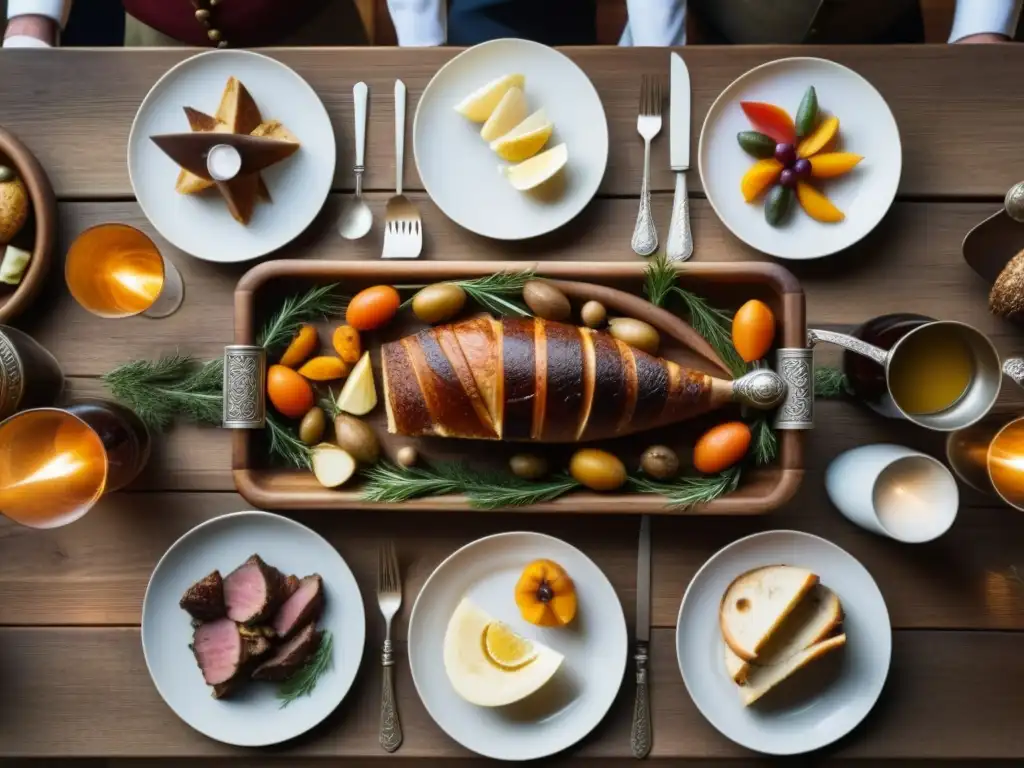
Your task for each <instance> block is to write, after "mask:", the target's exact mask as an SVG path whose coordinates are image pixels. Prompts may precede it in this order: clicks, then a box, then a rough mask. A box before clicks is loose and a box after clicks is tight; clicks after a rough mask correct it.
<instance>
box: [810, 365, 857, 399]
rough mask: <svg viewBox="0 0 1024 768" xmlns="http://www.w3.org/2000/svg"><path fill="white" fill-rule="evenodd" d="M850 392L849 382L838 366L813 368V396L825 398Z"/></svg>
mask: <svg viewBox="0 0 1024 768" xmlns="http://www.w3.org/2000/svg"><path fill="white" fill-rule="evenodd" d="M848 394H850V382H849V380H848V379H847V378H846V374H845V373H843V372H842V371H841V370H839V369H838V368H829V367H828V366H822V367H820V368H815V369H814V396H815V397H821V398H825V399H831V398H836V397H842V396H843V395H848Z"/></svg>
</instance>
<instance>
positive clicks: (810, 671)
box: [676, 531, 892, 755]
mask: <svg viewBox="0 0 1024 768" xmlns="http://www.w3.org/2000/svg"><path fill="white" fill-rule="evenodd" d="M778 563H783V564H786V565H795V566H800V567H803V568H808V569H810V570H811V571H813V572H814V573H816V574H818V576H819V577H820V578H821V583H822V584H824V585H825V586H827V587H828V588H829V589H831V590H833V591H834V592H835V593H836V595H838V596H839V599H840V601H841V602H842V605H843V611H844V612H845V619H844V622H843V627H844V631H845V632H846V647H845V648H842V649H840V650H837V651H833V654H836V655H837V658H834V659H829V658H828V657H825V658H823V659H820V660H818V661H815V662H813V663H812V664H811V665H809V666H808V667H807V669H804V670H801V671H800V672H798V673H796V674H795V675H794V677H793V679H792V680H787V681H786V683H787V687H790V690H789V691H786V690H783V689H782V688H780V689H779V690H776V691H772V692H771V693H770V694H768V695H766V696H765V697H764V698H763V699H761V700H760V701H759V702H756V703H755V704H754V705H752V706H750V707H744V706H743V704H742V703H741V702H740V697H739V693H738V692H737V690H736V684H735V683H734V682H733V681H732V680H731V679H730V678H729V675H728V673H727V672H726V670H725V657H724V653H725V641H724V640H722V634H721V630H720V629H719V624H718V609H719V606H720V605H721V602H722V595H723V594H725V590H726V589H727V588H728V586H729V584H731V583H732V581H733V579H735V578H736V577H737V576H739V575H740V574H742V573H745V572H746V571H749V570H751V569H753V568H758V567H760V566H764V565H773V564H778ZM676 653H677V655H678V657H679V668H680V669H681V670H682V673H683V681H684V682H685V683H686V689H687V690H688V691H689V692H690V697H691V698H692V699H693V701H694V703H695V704H696V705H697V709H699V710H700V711H701V713H702V714H703V715H704V717H706V718H707V719H708V721H709V722H710V723H711V724H712V725H713V726H715V728H717V729H718V730H719V731H721V732H722V734H723V735H725V736H727V737H728V738H730V739H732V740H733V741H735V742H736V743H737V744H740V745H742V746H744V747H747V748H748V749H753V750H757V751H758V752H767V753H769V754H774V755H793V754H799V753H802V752H809V751H811V750H814V749H819V748H821V747H824V746H826V745H827V744H831V743H832V742H834V741H836V740H837V739H839V738H842V737H843V736H845V735H846V734H847V733H849V732H850V731H851V730H853V728H854V727H856V726H857V724H858V723H860V721H861V720H863V719H864V716H865V715H867V713H868V712H869V711H871V708H872V707H873V706H874V704H875V701H877V700H878V696H879V694H880V693H881V692H882V686H883V685H884V684H885V678H886V676H887V675H888V674H889V660H890V657H891V655H892V628H891V627H890V625H889V612H888V611H887V610H886V607H885V600H883V599H882V593H881V592H879V590H878V586H877V585H876V584H875V582H874V580H873V579H872V578H871V574H869V573H868V572H867V570H866V569H865V568H864V566H863V565H861V564H860V563H859V562H857V560H855V559H854V558H853V556H852V555H850V554H849V553H847V552H846V551H845V550H843V549H840V548H839V547H837V546H836V545H835V544H832V543H831V542H828V541H825V539H821V538H818V537H817V536H811V535H810V534H808V533H800V532H798V531H767V532H765V533H757V534H754V535H753V536H748V537H746V538H744V539H740V540H739V541H735V542H733V543H732V544H730V545H729V546H727V547H725V548H724V549H722V550H721V551H719V552H718V553H717V554H715V555H714V556H713V557H712V558H711V559H710V560H708V561H707V562H706V563H705V564H704V566H703V567H702V568H701V569H700V571H698V572H697V575H696V576H694V578H693V581H692V582H690V586H689V587H688V588H687V589H686V594H685V595H683V604H682V606H681V607H680V608H679V620H678V622H677V624H676ZM815 665H822V667H820V668H819V669H826V668H825V666H824V665H828V667H827V673H828V674H826V675H825V678H824V679H823V678H822V677H821V676H820V675H819V676H818V677H815ZM801 677H805V679H804V680H802V681H801V680H800V678H801ZM793 688H796V689H797V690H796V691H794V690H793ZM794 693H797V694H798V695H795V696H794V695H792V694H794Z"/></svg>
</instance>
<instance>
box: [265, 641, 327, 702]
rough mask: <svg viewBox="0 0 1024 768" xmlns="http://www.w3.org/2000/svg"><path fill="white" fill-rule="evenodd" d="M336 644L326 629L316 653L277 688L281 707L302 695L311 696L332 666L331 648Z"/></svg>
mask: <svg viewBox="0 0 1024 768" xmlns="http://www.w3.org/2000/svg"><path fill="white" fill-rule="evenodd" d="M333 646H334V638H333V637H332V636H331V633H330V631H329V630H326V629H325V630H324V633H323V636H322V637H321V638H320V645H319V646H318V647H317V649H316V653H314V654H313V656H312V657H311V658H310V659H309V661H307V662H306V663H305V664H304V665H302V667H301V668H300V669H298V670H297V671H296V672H295V674H294V675H292V676H291V677H289V678H288V679H287V680H285V681H284V682H283V683H281V687H280V688H278V689H277V698H279V699H281V709H284V708H285V707H287V706H288V705H289V704H291V703H292V702H293V701H295V700H296V699H298V698H300V697H302V696H309V694H311V693H312V692H313V689H314V688H316V684H317V681H318V680H319V679H320V677H321V676H322V675H323V674H324V672H326V671H327V670H328V669H330V668H331V649H332V647H333Z"/></svg>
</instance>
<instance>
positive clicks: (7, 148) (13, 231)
mask: <svg viewBox="0 0 1024 768" xmlns="http://www.w3.org/2000/svg"><path fill="white" fill-rule="evenodd" d="M56 241H57V200H56V198H55V196H54V194H53V187H52V185H51V184H50V179H49V177H48V176H47V175H46V171H44V170H43V167H42V166H41V165H40V164H39V161H38V160H37V159H36V157H35V155H33V154H32V152H31V151H30V150H29V149H28V147H26V146H25V145H24V144H22V143H21V141H19V140H18V138H17V137H16V136H15V135H14V134H12V133H11V132H10V131H6V130H4V129H3V128H0V323H7V322H10V321H11V320H12V319H13V318H15V317H16V316H17V315H19V314H21V313H22V312H24V311H25V309H26V308H27V307H28V306H29V305H30V304H31V303H32V302H33V301H34V300H35V298H36V296H37V295H38V294H39V291H40V289H41V288H42V287H43V283H44V281H45V280H46V273H47V272H48V271H49V269H50V262H51V261H52V260H53V248H54V245H55V243H56Z"/></svg>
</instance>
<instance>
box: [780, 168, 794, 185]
mask: <svg viewBox="0 0 1024 768" xmlns="http://www.w3.org/2000/svg"><path fill="white" fill-rule="evenodd" d="M796 182H797V176H796V173H795V172H794V171H793V169H792V168H786V169H785V170H783V171H782V173H781V174H780V176H779V184H781V185H782V186H784V187H788V188H789V189H792V188H793V187H795V186H796Z"/></svg>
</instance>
